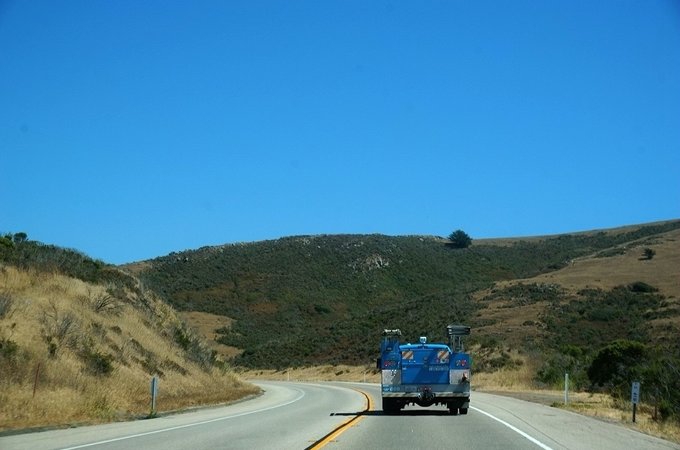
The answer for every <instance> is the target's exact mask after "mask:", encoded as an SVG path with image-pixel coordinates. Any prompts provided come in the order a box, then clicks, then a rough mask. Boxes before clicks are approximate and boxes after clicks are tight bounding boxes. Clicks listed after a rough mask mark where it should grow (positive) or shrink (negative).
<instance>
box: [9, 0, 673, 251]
mask: <svg viewBox="0 0 680 450" xmlns="http://www.w3.org/2000/svg"><path fill="white" fill-rule="evenodd" d="M0 155H1V157H2V172H1V175H0V197H1V198H2V206H1V207H0V232H19V231H23V232H26V233H28V235H29V238H30V239H35V240H39V241H42V242H46V243H50V244H55V245H59V246H63V247H69V248H75V249H77V250H80V251H82V252H84V253H86V254H88V255H90V256H92V257H94V258H98V259H102V260H104V261H106V262H111V263H124V262H131V261H135V260H141V259H147V258H152V257H156V256H161V255H165V254H167V253H170V252H172V251H181V250H185V249H191V248H198V247H201V246H204V245H217V244H223V243H230V242H249V241H259V240H264V239H276V238H279V237H283V236H290V235H300V234H327V233H331V234H332V233H383V234H388V235H405V234H427V235H440V236H445V235H448V234H449V233H450V232H451V231H453V230H455V229H459V228H460V229H463V230H465V231H466V232H468V234H470V235H471V236H472V237H473V238H485V237H516V236H530V235H543V234H555V233H563V232H572V231H582V230H590V229H598V228H608V227H615V226H620V225H627V224H636V223H644V222H651V221H657V220H665V219H672V218H680V4H679V3H678V2H677V1H675V0H666V1H663V0H653V1H648V0H640V1H631V0H615V1H614V0H611V1H606V0H605V1H598V2H593V1H572V0H569V1H567V0H565V1H559V0H555V1H527V2H524V1H519V0H513V1H489V2H485V1H455V0H447V1H419V2H413V1H396V2H392V1H390V2H383V1H371V2H367V1H364V0H362V1H344V0H343V1H331V0H328V1H317V0H314V1H293V2H289V1H243V2H236V1H233V2H232V1H215V2H204V1H196V2H186V1H182V2H172V1H145V2H136V1H116V2H111V1H93V0H87V1H68V2H54V1H39V0H36V1H29V2H21V1H16V2H13V1H9V2H8V1H4V2H3V1H0Z"/></svg>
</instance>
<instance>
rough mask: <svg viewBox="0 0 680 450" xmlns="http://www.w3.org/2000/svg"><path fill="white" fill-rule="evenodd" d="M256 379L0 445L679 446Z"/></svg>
mask: <svg viewBox="0 0 680 450" xmlns="http://www.w3.org/2000/svg"><path fill="white" fill-rule="evenodd" d="M258 384H259V385H260V386H261V387H262V388H263V389H264V391H265V393H264V394H263V395H262V396H259V397H257V398H254V399H251V400H248V401H244V402H240V403H237V404H234V405H230V406H226V407H218V408H207V409H200V410H196V411H192V412H187V413H183V414H174V415H168V416H164V417H159V418H156V419H152V420H140V421H134V422H126V423H114V424H107V425H98V426H89V427H80V428H73V429H66V430H52V431H44V432H39V433H27V434H20V435H14V436H4V437H0V449H2V450H23V449H26V450H28V449H30V450H43V449H76V448H89V449H96V450H111V449H130V448H140V449H141V448H143V449H163V450H179V449H190V450H202V449H253V448H257V449H268V448H271V449H306V448H315V449H318V448H325V449H331V450H335V449H357V448H362V449H402V448H403V449H419V448H423V449H425V448H428V449H432V448H435V449H438V448H442V449H444V448H465V449H469V450H474V449H496V448H497V449H501V448H502V449H532V448H536V449H540V448H542V449H546V450H547V449H555V450H557V449H605V450H607V449H621V448H635V449H680V445H677V444H673V443H671V442H667V441H663V440H661V439H657V438H654V437H650V436H647V435H644V434H641V433H637V432H635V431H633V430H630V429H628V428H625V427H622V426H619V425H615V424H610V423H606V422H602V421H599V420H595V419H592V418H588V417H584V416H580V415H578V414H574V413H571V412H568V411H562V410H559V409H556V408H550V407H547V406H544V405H537V404H533V403H528V402H523V401H521V400H517V399H513V398H505V397H498V396H493V395H489V394H483V393H477V392H473V395H472V401H471V405H470V406H471V408H470V411H469V414H467V415H459V416H451V415H449V414H448V411H447V410H446V409H444V408H441V407H432V408H427V409H424V408H417V407H409V408H407V409H405V410H404V411H403V412H402V413H401V414H396V415H385V414H382V412H381V411H380V387H379V386H378V385H374V384H363V383H286V382H266V383H264V382H263V383H258ZM369 406H372V409H371V410H369V409H368V407H369ZM343 425H344V426H343Z"/></svg>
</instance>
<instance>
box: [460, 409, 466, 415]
mask: <svg viewBox="0 0 680 450" xmlns="http://www.w3.org/2000/svg"><path fill="white" fill-rule="evenodd" d="M459 411H460V413H461V414H467V412H468V409H467V408H460V409H459Z"/></svg>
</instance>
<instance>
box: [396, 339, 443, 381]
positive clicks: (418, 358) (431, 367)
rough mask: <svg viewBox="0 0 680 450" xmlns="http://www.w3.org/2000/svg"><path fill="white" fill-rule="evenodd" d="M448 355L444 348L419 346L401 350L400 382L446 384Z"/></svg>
mask: <svg viewBox="0 0 680 450" xmlns="http://www.w3.org/2000/svg"><path fill="white" fill-rule="evenodd" d="M449 357H450V353H449V351H448V350H446V349H437V348H427V347H424V348H423V347H420V348H410V349H404V350H402V352H401V368H402V371H401V382H402V384H448V383H449Z"/></svg>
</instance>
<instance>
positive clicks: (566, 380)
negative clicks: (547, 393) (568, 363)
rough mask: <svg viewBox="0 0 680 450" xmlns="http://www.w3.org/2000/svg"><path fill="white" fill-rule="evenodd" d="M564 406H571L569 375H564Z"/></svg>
mask: <svg viewBox="0 0 680 450" xmlns="http://www.w3.org/2000/svg"><path fill="white" fill-rule="evenodd" d="M564 404H565V405H568V404H569V373H568V372H565V373H564Z"/></svg>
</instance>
